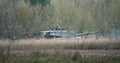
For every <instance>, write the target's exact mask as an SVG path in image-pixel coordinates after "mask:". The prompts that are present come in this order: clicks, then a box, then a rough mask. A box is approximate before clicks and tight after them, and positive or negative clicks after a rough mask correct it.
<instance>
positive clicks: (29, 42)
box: [0, 38, 120, 50]
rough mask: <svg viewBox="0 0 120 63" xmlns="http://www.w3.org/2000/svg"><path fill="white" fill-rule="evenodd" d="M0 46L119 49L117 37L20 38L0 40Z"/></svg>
mask: <svg viewBox="0 0 120 63" xmlns="http://www.w3.org/2000/svg"><path fill="white" fill-rule="evenodd" d="M0 45H1V46H10V47H11V49H12V50H41V49H79V50H86V49H89V50H92V49H94V50H96V49H117V50H118V49H120V41H119V39H108V38H100V39H77V38H72V39H21V40H14V41H11V40H0Z"/></svg>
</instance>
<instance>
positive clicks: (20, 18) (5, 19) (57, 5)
mask: <svg viewBox="0 0 120 63" xmlns="http://www.w3.org/2000/svg"><path fill="white" fill-rule="evenodd" d="M119 11H120V1H119V0H0V38H1V39H7V38H10V39H11V38H13V37H17V38H24V37H25V35H29V36H32V35H31V34H32V33H36V32H39V31H43V30H49V29H50V28H52V27H55V26H56V25H57V24H59V25H60V26H62V27H64V28H65V29H68V30H73V31H74V32H77V33H80V32H85V31H99V32H101V33H103V34H110V33H111V30H112V29H119V28H120V21H119V20H120V18H119V16H120V13H119Z"/></svg>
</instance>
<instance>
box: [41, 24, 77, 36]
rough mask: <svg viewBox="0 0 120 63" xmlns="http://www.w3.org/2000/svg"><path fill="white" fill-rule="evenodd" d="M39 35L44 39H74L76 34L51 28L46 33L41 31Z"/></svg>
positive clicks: (59, 28)
mask: <svg viewBox="0 0 120 63" xmlns="http://www.w3.org/2000/svg"><path fill="white" fill-rule="evenodd" d="M41 35H42V36H43V37H45V38H72V37H76V33H74V32H73V31H68V30H66V29H63V28H61V27H60V26H59V27H55V28H52V29H50V30H48V31H41Z"/></svg>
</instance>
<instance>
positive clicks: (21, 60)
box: [0, 38, 120, 63]
mask: <svg viewBox="0 0 120 63" xmlns="http://www.w3.org/2000/svg"><path fill="white" fill-rule="evenodd" d="M84 50H85V51H84ZM86 50H88V51H86ZM66 51H67V52H66ZM78 51H79V52H78ZM82 51H84V52H82ZM90 51H92V52H90ZM112 51H116V52H115V53H114V54H119V53H120V40H119V39H108V38H100V39H78V38H72V39H20V40H0V63H120V60H119V59H120V55H118V56H117V55H114V54H113V53H111V52H112ZM30 52H31V53H30ZM80 52H82V53H86V54H88V55H90V54H91V53H92V54H96V53H97V54H99V55H100V54H103V53H108V55H104V54H103V55H102V56H98V55H93V56H91V55H90V56H82V54H81V53H80ZM89 52H90V53H89ZM95 52H96V53H95ZM13 53H14V54H13ZM109 54H111V55H109Z"/></svg>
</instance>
